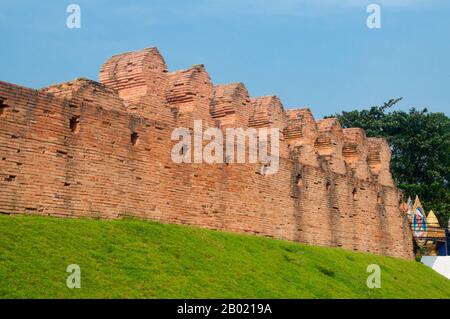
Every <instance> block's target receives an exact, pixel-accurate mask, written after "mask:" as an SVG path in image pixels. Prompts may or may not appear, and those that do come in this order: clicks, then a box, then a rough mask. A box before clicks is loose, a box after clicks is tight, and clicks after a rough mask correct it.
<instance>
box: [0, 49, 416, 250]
mask: <svg viewBox="0 0 450 319" xmlns="http://www.w3.org/2000/svg"><path fill="white" fill-rule="evenodd" d="M99 79H100V82H96V81H92V80H88V79H83V78H80V79H76V80H73V81H69V82H66V83H61V84H56V85H51V86H49V87H46V88H43V89H40V90H32V89H28V88H24V87H20V86H17V85H13V84H9V83H5V82H0V187H1V189H2V192H0V213H6V214H22V213H26V214H39V215H54V216H74V217H78V216H86V217H96V218H121V217H122V216H134V217H138V218H144V219H151V220H159V221H163V222H170V223H181V224H191V225H197V226H201V227H207V228H212V229H224V230H228V231H235V232H245V233H252V234H256V235H262V236H269V237H274V238H281V239H287V240H294V241H299V242H304V243H309V244H313V245H323V246H336V247H343V248H346V249H352V250H359V251H368V252H373V253H379V254H385V255H392V256H399V257H405V258H410V257H412V246H411V245H412V244H411V236H410V235H411V234H410V229H409V227H408V223H407V221H406V222H405V219H404V216H403V215H402V214H401V212H400V211H399V208H398V200H399V196H400V194H399V192H398V190H397V189H396V187H395V185H394V183H393V180H392V177H391V174H390V170H389V164H390V158H391V151H390V148H389V145H388V144H387V142H386V141H385V140H384V139H381V138H367V137H366V134H365V133H364V131H363V130H362V129H358V128H350V129H343V128H342V127H341V125H340V123H339V121H338V120H337V119H334V118H327V119H322V120H317V121H316V120H315V119H314V117H313V114H312V112H311V111H310V109H309V108H301V109H290V108H287V109H285V107H284V106H283V104H282V102H281V100H280V99H279V98H278V97H276V96H263V97H251V96H250V94H249V92H248V90H247V88H246V87H245V85H244V84H243V83H231V84H225V85H215V84H214V83H213V82H212V81H211V78H210V76H209V74H208V72H207V71H206V69H205V67H204V66H203V65H194V66H192V67H190V68H187V69H184V70H178V71H173V72H169V71H168V68H167V65H166V63H165V61H164V59H163V57H162V56H161V55H160V53H159V52H158V50H157V49H156V48H148V49H144V50H141V51H137V52H129V53H124V54H119V55H115V56H113V57H111V58H110V59H108V60H107V61H106V62H105V63H104V64H103V66H102V67H101V70H100V75H99ZM195 120H201V121H202V123H203V128H204V129H206V128H208V127H209V128H219V129H221V130H222V131H223V132H225V131H226V129H227V128H242V129H249V128H252V129H256V130H259V129H269V128H278V129H279V131H280V141H279V144H280V145H279V146H280V147H279V149H280V163H279V171H278V172H277V173H276V174H273V175H264V174H261V173H260V167H261V163H247V162H246V163H232V164H230V163H223V164H205V163H192V164H186V163H181V164H177V163H174V161H173V160H172V158H171V151H172V147H173V146H174V144H175V143H176V142H177V141H173V140H172V132H173V131H174V130H175V129H176V128H181V127H183V128H188V129H191V130H192V128H193V125H194V121H195ZM183 150H184V149H183ZM187 150H189V151H190V148H187Z"/></svg>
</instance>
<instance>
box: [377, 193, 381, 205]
mask: <svg viewBox="0 0 450 319" xmlns="http://www.w3.org/2000/svg"><path fill="white" fill-rule="evenodd" d="M377 203H378V204H381V194H380V193H378V194H377Z"/></svg>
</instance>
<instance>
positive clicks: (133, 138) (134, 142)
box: [131, 132, 139, 146]
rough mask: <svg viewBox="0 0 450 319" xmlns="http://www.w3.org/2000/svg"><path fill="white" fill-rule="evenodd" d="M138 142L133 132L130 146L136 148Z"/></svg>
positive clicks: (136, 135) (137, 136)
mask: <svg viewBox="0 0 450 319" xmlns="http://www.w3.org/2000/svg"><path fill="white" fill-rule="evenodd" d="M138 142H139V134H138V133H136V132H133V133H132V134H131V144H133V146H136V145H137V143H138Z"/></svg>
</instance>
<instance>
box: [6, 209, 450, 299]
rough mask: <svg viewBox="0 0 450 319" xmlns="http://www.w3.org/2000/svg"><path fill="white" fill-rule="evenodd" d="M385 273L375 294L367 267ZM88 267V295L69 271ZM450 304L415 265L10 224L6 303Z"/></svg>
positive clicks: (188, 238)
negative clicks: (71, 284) (72, 283)
mask: <svg viewBox="0 0 450 319" xmlns="http://www.w3.org/2000/svg"><path fill="white" fill-rule="evenodd" d="M372 263H376V264H379V265H380V266H381V269H382V288H381V289H368V288H367V286H366V278H367V276H368V273H366V267H367V265H369V264H372ZM69 264H78V265H80V267H81V278H82V279H81V289H68V288H67V287H66V278H67V276H68V273H66V271H65V270H66V267H67V265H69ZM17 297H25V298H67V297H69V298H87V297H93V298H317V297H318V298H347V297H348V298H392V297H393V298H433V297H441V298H450V280H447V279H445V278H444V277H441V276H440V275H438V274H436V273H435V272H434V271H432V270H431V269H429V268H427V267H425V266H423V265H421V264H420V263H417V262H415V261H406V260H399V259H395V258H389V257H380V256H373V255H369V254H362V253H354V252H350V251H346V250H341V249H333V248H321V247H312V246H305V245H300V244H295V243H290V242H286V241H279V240H272V239H266V238H260V237H255V236H245V235H235V234H228V233H224V232H217V231H209V230H204V229H198V228H194V227H183V226H176V225H163V224H158V223H153V222H146V221H137V220H121V221H104V220H103V221H100V220H89V219H57V218H50V217H13V216H0V298H17Z"/></svg>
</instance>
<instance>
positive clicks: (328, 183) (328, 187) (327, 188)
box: [325, 181, 331, 191]
mask: <svg viewBox="0 0 450 319" xmlns="http://www.w3.org/2000/svg"><path fill="white" fill-rule="evenodd" d="M330 186H331V183H330V181H327V184H326V186H325V188H326V190H327V191H329V190H330Z"/></svg>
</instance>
